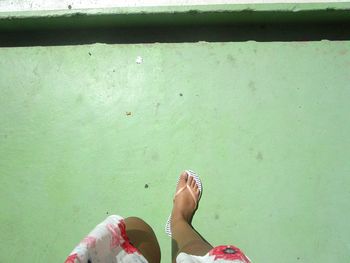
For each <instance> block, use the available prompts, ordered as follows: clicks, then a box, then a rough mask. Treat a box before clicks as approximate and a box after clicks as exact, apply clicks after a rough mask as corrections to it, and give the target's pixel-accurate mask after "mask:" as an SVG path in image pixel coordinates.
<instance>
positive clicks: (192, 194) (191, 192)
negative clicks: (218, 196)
mask: <svg viewBox="0 0 350 263" xmlns="http://www.w3.org/2000/svg"><path fill="white" fill-rule="evenodd" d="M186 189H188V190H189V191H190V194H191V196H192V199H193V201H194V205H195V207H197V198H196V196H195V194H194V193H193V191H192V189H191V187H190V186H189V185H188V184H186V185H185V186H183V187H181V188H180V189H179V190H178V191H177V192H176V194H175V197H176V196H178V195H179V194H180V193H181V192H183V191H184V190H186ZM175 197H174V198H175Z"/></svg>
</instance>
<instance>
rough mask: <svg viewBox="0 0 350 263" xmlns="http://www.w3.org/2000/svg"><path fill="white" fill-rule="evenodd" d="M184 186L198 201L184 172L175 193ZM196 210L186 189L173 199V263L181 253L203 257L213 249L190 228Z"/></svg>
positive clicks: (197, 192)
mask: <svg viewBox="0 0 350 263" xmlns="http://www.w3.org/2000/svg"><path fill="white" fill-rule="evenodd" d="M186 184H187V185H189V187H190V188H191V190H192V192H193V193H194V194H195V197H196V198H197V200H198V196H199V189H198V187H197V185H196V182H195V180H194V179H193V177H191V176H190V177H189V176H188V175H187V173H186V172H184V173H182V174H181V177H180V181H179V183H178V186H177V189H176V192H177V191H178V190H179V189H181V188H182V187H184V186H185V185H186ZM196 208H197V207H196V203H195V202H194V200H193V197H192V195H191V193H190V190H189V189H188V188H187V189H185V190H184V191H182V192H181V193H180V194H179V195H177V196H176V197H175V199H174V206H173V211H172V215H171V218H172V220H171V232H172V261H173V262H176V257H177V255H178V254H179V253H181V252H185V253H187V254H191V255H196V256H204V255H205V254H207V253H208V252H209V251H210V250H211V249H212V248H213V247H212V246H211V245H210V244H209V243H208V242H207V241H206V240H204V238H202V237H201V236H200V235H199V234H198V233H197V232H196V231H195V230H194V229H193V227H192V226H191V221H192V218H193V215H194V212H195V211H196Z"/></svg>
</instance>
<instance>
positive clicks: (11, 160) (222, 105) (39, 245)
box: [0, 41, 350, 263]
mask: <svg viewBox="0 0 350 263" xmlns="http://www.w3.org/2000/svg"><path fill="white" fill-rule="evenodd" d="M138 56H141V57H142V59H143V61H142V63H140V64H138V63H136V58H137V57H138ZM0 57H1V60H0V76H1V78H0V87H1V96H0V110H1V113H0V145H1V147H0V173H1V177H0V180H1V181H0V197H1V214H0V220H1V226H0V231H1V235H2V237H1V238H2V242H1V243H2V245H1V246H0V261H1V262H20V261H23V259H25V261H26V262H62V261H64V259H65V257H66V256H67V255H68V254H69V253H70V251H71V250H72V249H73V247H74V246H75V245H76V244H77V242H79V240H80V239H81V238H83V237H84V235H86V234H87V233H88V232H89V231H90V230H91V229H92V228H93V227H94V226H95V225H96V224H97V223H99V222H100V221H102V220H103V219H104V218H105V217H106V216H107V215H110V214H113V213H116V214H120V215H122V216H124V217H127V216H139V217H142V218H144V219H145V220H146V221H147V222H149V224H150V225H151V226H153V228H154V230H155V232H156V234H157V236H158V239H159V241H160V245H161V248H162V262H169V261H170V240H169V238H168V237H167V236H166V235H165V233H164V231H163V228H164V224H165V221H166V219H167V216H168V214H169V212H170V210H171V205H172V194H173V192H174V188H175V183H176V180H177V177H178V174H179V173H180V172H181V171H182V170H183V169H186V168H191V169H193V170H195V171H197V172H198V173H199V174H200V175H201V177H202V181H203V185H204V193H203V197H202V200H201V202H200V207H199V210H198V212H197V215H196V217H195V220H194V225H195V226H196V228H197V230H198V231H200V232H201V233H202V234H203V236H205V237H206V238H207V239H208V240H209V241H210V242H211V243H212V244H213V245H220V244H235V245H238V246H239V247H241V248H242V249H243V250H244V251H245V252H246V254H247V255H248V256H249V257H250V258H251V259H252V260H253V262H259V263H265V262H266V263H267V262H284V263H289V262H290V263H292V262H318V263H319V262H347V261H348V260H349V258H350V241H349V240H350V239H349V237H350V227H349V223H348V222H349V215H350V205H349V200H350V190H349V189H350V188H349V185H350V176H349V172H350V163H349V161H348V159H349V155H350V139H349V134H350V122H349V112H350V103H349V98H350V87H349V85H350V84H349V83H350V74H349V72H350V42H349V41H343V42H336V41H318V42H283V43H282V42H270V43H258V42H252V41H249V42H235V43H234V42H227V43H192V44H189V43H177V44H161V43H158V44H146V45H141V44H140V45H103V44H95V45H82V46H60V47H58V46H52V47H26V48H1V49H0ZM146 184H147V185H148V188H146V187H145V186H146Z"/></svg>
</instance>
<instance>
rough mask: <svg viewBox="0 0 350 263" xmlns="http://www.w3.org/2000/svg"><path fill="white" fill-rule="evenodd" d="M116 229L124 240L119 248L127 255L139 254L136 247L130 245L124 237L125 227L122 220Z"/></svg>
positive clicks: (125, 236) (126, 237)
mask: <svg viewBox="0 0 350 263" xmlns="http://www.w3.org/2000/svg"><path fill="white" fill-rule="evenodd" d="M118 227H119V229H120V232H121V235H122V237H123V239H124V242H123V243H122V244H121V247H122V248H123V249H124V250H125V252H126V253H128V254H133V253H135V252H136V253H138V254H141V253H140V252H139V251H138V250H137V248H136V247H134V246H133V245H131V243H130V241H129V238H128V236H127V235H126V226H125V222H124V220H120V222H119V224H118Z"/></svg>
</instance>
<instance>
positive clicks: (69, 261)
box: [64, 253, 78, 263]
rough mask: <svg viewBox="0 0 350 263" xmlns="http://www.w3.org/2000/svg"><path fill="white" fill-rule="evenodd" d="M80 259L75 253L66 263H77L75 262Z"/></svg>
mask: <svg viewBox="0 0 350 263" xmlns="http://www.w3.org/2000/svg"><path fill="white" fill-rule="evenodd" d="M77 258H78V254H77V253H74V254H72V255H69V256H68V257H67V259H66V261H65V262H64V263H75V260H76V259H77Z"/></svg>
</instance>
